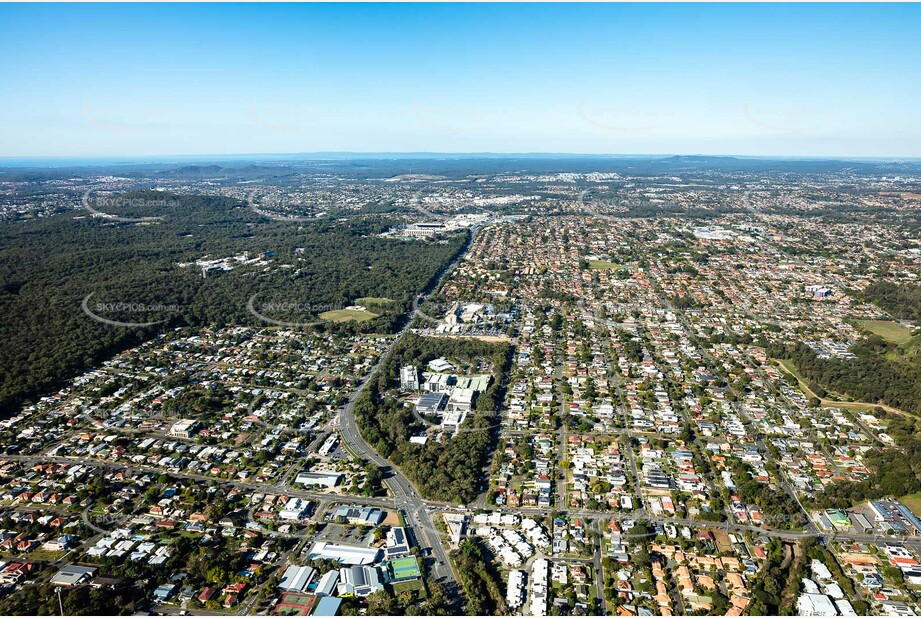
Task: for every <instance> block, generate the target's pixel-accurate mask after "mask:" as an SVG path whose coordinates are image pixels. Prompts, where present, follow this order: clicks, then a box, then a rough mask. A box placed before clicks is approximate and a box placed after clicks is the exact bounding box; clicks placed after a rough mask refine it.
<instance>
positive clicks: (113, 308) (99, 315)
mask: <svg viewBox="0 0 921 618" xmlns="http://www.w3.org/2000/svg"><path fill="white" fill-rule="evenodd" d="M95 294H96V293H95V292H91V293H89V294H87V295H86V296H85V297H84V298H83V302H81V303H80V307H81V309H82V310H83V313H85V314H86V315H87V316H89V317H90V319H92V320H95V321H96V322H99V323H100V324H106V325H108V326H118V327H122V328H143V327H147V326H154V325H156V324H163V323H165V322H167V321H169V319H170V318H172V317H175V316H176V315H177V314H178V313H179V312H180V311H181V310H182V306H181V305H177V304H164V303H142V302H134V301H128V302H126V301H109V302H103V301H97V302H94V303H92V302H91V300H92V298H93V296H94V295H95ZM126 316H143V317H145V318H146V317H157V318H159V319H154V320H144V321H140V320H137V321H135V320H126V319H124V318H125V317H126ZM161 316H162V317H161ZM116 318H118V319H116Z"/></svg>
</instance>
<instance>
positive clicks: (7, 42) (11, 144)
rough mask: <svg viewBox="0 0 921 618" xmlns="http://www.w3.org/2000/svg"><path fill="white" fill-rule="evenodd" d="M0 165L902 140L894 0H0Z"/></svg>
mask: <svg viewBox="0 0 921 618" xmlns="http://www.w3.org/2000/svg"><path fill="white" fill-rule="evenodd" d="M0 24H3V25H4V28H3V30H4V32H3V36H2V37H0V80H2V81H0V83H3V88H2V89H0V114H2V117H3V118H4V122H3V125H2V127H0V165H2V164H3V160H4V159H24V158H32V157H35V158H46V159H47V158H56V157H60V158H105V159H112V158H126V159H129V158H144V157H149V158H154V157H177V158H178V157H182V156H193V155H197V156H212V157H222V156H245V155H254V156H256V155H260V154H265V155H268V154H279V155H284V154H291V155H297V154H302V153H324V152H326V153H345V152H347V153H353V154H356V155H358V154H361V153H401V152H404V153H443V154H457V153H495V154H505V153H508V154H513V153H546V154H565V153H573V154H576V153H579V154H599V155H618V154H633V155H665V154H701V155H736V156H760V157H838V158H871V157H880V158H916V157H921V127H919V123H918V121H917V119H918V118H919V117H921V79H919V77H921V68H919V66H918V64H917V58H919V57H921V40H919V37H918V36H917V32H919V31H921V7H919V6H918V5H911V4H883V5H879V4H784V5H764V4H711V5H694V4H643V5H635V4H627V5H598V4H588V5H586V4H580V5H558V4H514V5H496V4H484V5H450V4H440V5H425V4H411V5H405V4H375V5H366V4H342V5H326V4H310V5H274V4H273V5H260V6H254V5H250V4H233V5H215V4H208V5H194V4H189V5H149V4H137V5H120V4H106V5H21V4H12V5H0Z"/></svg>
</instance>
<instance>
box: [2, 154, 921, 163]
mask: <svg viewBox="0 0 921 618" xmlns="http://www.w3.org/2000/svg"><path fill="white" fill-rule="evenodd" d="M259 157H267V158H285V157H291V158H305V157H316V158H317V159H316V160H322V159H329V158H339V159H346V160H348V159H360V158H367V157H373V158H407V157H419V158H439V157H442V158H476V157H482V158H516V157H527V158H554V157H560V158H565V157H572V158H605V159H617V158H629V159H648V160H652V159H666V158H714V159H751V160H764V161H797V160H800V161H842V162H846V161H872V162H902V161H910V162H921V155H916V156H889V155H881V156H880V155H877V156H870V155H821V154H819V155H781V154H778V155H763V154H736V153H721V154H703V153H589V152H553V151H531V152H500V151H444V152H442V151H428V150H419V151H415V150H405V151H388V150H382V151H357V150H318V151H305V152H254V153H233V154H169V155H159V154H147V155H142V154H139V155H22V156H15V155H14V156H7V155H0V167H3V166H6V165H9V164H12V163H33V164H34V163H39V162H42V161H46V162H97V163H99V162H106V163H109V164H118V163H124V164H138V163H144V162H151V163H152V162H160V163H167V162H170V161H178V160H182V159H200V160H205V161H207V160H213V161H216V160H225V161H227V160H230V161H232V160H245V159H254V158H259Z"/></svg>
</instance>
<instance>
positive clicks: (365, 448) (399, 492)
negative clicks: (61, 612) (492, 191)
mask: <svg viewBox="0 0 921 618" xmlns="http://www.w3.org/2000/svg"><path fill="white" fill-rule="evenodd" d="M478 231H479V227H477V226H475V227H473V228H472V230H471V233H470V238H469V239H468V241H467V243H466V244H465V246H464V247H462V248H461V250H460V251H458V254H457V257H455V258H454V260H453V261H452V262H451V263H450V264H449V265H448V266H447V268H445V270H444V271H442V273H441V274H440V275H439V276H438V278H437V279H436V280H435V282H434V283H433V284H432V285H431V286H430V291H433V290H436V289H437V288H438V286H439V285H440V284H441V282H442V281H443V280H444V278H445V277H447V276H448V275H449V274H450V273H451V271H452V270H454V267H455V266H456V265H457V263H458V262H459V261H460V260H462V259H463V257H464V255H466V253H467V248H468V247H469V246H470V243H472V242H473V239H474V237H475V236H476V233H477V232H478ZM424 298H425V294H420V295H419V296H418V297H417V298H416V300H415V302H413V306H412V310H411V311H410V313H409V316H408V319H407V320H406V324H405V325H404V326H403V328H402V329H400V331H399V332H398V333H397V334H396V336H395V337H394V339H393V343H391V344H390V347H389V348H388V349H387V350H386V351H385V352H384V353H383V354H381V355H380V357H379V358H378V361H377V363H376V364H375V366H374V367H373V368H372V370H371V371H370V372H369V373H368V377H367V378H365V379H364V380H362V382H361V383H360V384H359V386H358V388H357V389H356V390H355V391H354V392H353V393H352V395H351V396H350V397H349V400H348V402H347V403H346V405H345V406H344V407H343V408H342V410H341V411H340V412H339V435H340V436H341V437H342V442H343V444H344V445H345V446H346V447H347V448H348V449H349V450H350V451H352V452H353V453H354V454H355V455H358V456H359V457H362V458H364V459H367V460H368V461H370V462H372V463H373V464H375V465H376V466H378V467H380V468H381V469H382V470H383V472H384V477H385V478H384V482H385V483H386V484H387V486H388V488H389V489H390V492H391V493H392V494H393V498H394V501H395V502H396V506H397V508H398V509H400V510H401V511H403V513H404V516H405V519H406V523H407V525H408V526H409V527H410V528H411V529H412V530H413V531H414V532H415V534H416V540H417V542H419V544H420V547H422V548H423V549H425V548H428V549H429V551H430V555H431V557H432V558H433V559H434V561H435V562H434V565H432V567H431V573H432V575H433V576H434V578H435V580H436V581H437V582H438V583H439V584H441V585H442V586H443V587H444V588H445V593H446V596H448V597H449V598H460V595H461V589H460V586H459V585H458V578H457V573H456V572H455V571H454V565H453V564H452V563H451V560H450V559H449V558H448V554H447V552H446V551H445V549H444V545H443V544H442V542H441V539H440V535H439V533H438V531H437V529H436V528H435V525H434V522H433V520H432V515H431V513H429V511H428V508H427V505H426V503H425V501H424V500H423V499H422V496H421V494H420V493H419V491H418V490H417V489H416V487H415V486H414V485H413V483H412V481H410V480H409V479H408V478H407V477H406V476H405V475H404V474H403V473H402V472H401V471H400V470H399V468H397V467H396V466H394V465H393V464H392V463H390V461H388V460H387V459H385V458H384V457H382V456H381V455H380V454H379V453H378V452H377V451H375V450H374V449H373V448H372V447H371V446H370V445H369V444H368V443H367V442H365V440H364V438H363V437H362V436H361V432H360V431H359V430H358V425H357V424H356V422H355V402H356V401H357V400H358V398H359V397H360V396H361V394H362V393H363V392H364V391H365V389H366V388H367V387H368V384H369V383H370V382H371V381H372V380H376V379H377V376H378V373H379V371H380V368H381V366H382V365H383V363H384V362H385V360H386V359H387V357H388V356H389V355H390V352H391V351H392V350H393V348H394V347H395V346H396V345H397V343H398V342H399V340H400V339H401V338H402V337H403V335H404V334H406V332H407V331H408V330H409V328H410V326H411V325H412V323H413V320H414V318H415V317H416V316H417V315H418V314H419V313H420V309H419V305H420V304H421V302H422V300H423V299H424ZM423 546H424V547H423Z"/></svg>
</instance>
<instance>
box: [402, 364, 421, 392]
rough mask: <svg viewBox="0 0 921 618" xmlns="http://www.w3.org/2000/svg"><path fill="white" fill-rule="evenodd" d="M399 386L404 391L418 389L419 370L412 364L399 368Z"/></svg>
mask: <svg viewBox="0 0 921 618" xmlns="http://www.w3.org/2000/svg"><path fill="white" fill-rule="evenodd" d="M400 388H401V389H402V390H404V391H417V390H419V370H418V369H416V368H415V367H414V366H413V365H407V366H405V367H403V368H401V369H400Z"/></svg>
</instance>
